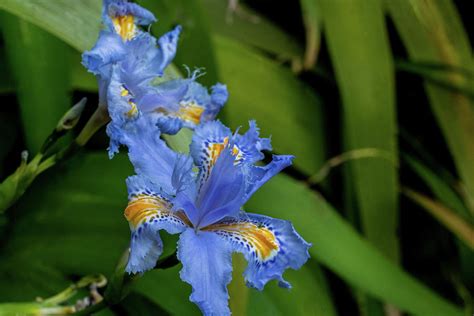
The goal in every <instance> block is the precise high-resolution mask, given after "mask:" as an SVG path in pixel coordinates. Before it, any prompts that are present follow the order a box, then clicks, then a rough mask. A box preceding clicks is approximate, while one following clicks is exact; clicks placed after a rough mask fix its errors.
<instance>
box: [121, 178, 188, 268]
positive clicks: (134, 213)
mask: <svg viewBox="0 0 474 316" xmlns="http://www.w3.org/2000/svg"><path fill="white" fill-rule="evenodd" d="M127 186H128V191H129V203H128V206H127V208H126V209H125V217H126V218H127V220H128V222H129V225H130V230H131V241H130V256H129V260H128V263H127V267H126V271H127V272H129V273H143V272H145V271H147V270H150V269H152V268H153V267H154V266H155V264H156V261H157V260H158V258H159V257H160V255H161V253H162V251H163V244H162V241H161V238H160V235H159V231H160V230H162V229H164V230H166V231H167V232H168V233H170V234H177V233H181V232H182V231H184V230H185V229H186V228H187V227H189V221H188V219H187V218H186V216H185V215H184V214H183V213H178V212H173V211H172V210H171V205H170V203H169V202H168V201H167V199H166V198H165V197H163V196H162V195H160V194H158V193H157V192H156V191H157V190H156V186H155V185H154V184H153V183H152V182H151V181H149V180H148V179H147V178H145V177H143V176H133V177H129V178H128V179H127Z"/></svg>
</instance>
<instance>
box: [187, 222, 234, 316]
mask: <svg viewBox="0 0 474 316" xmlns="http://www.w3.org/2000/svg"><path fill="white" fill-rule="evenodd" d="M231 251H232V250H231V247H230V245H229V244H228V243H227V242H225V241H223V240H222V239H221V238H220V237H219V236H217V235H216V234H213V233H209V232H200V231H198V232H195V231H194V230H193V229H187V230H186V231H184V232H183V233H182V234H181V236H180V238H179V242H178V259H179V260H180V261H181V262H182V264H183V269H182V270H181V272H180V276H181V279H182V280H183V281H185V282H187V283H189V284H190V285H191V286H192V293H191V296H190V297H189V299H190V300H191V302H193V303H195V304H197V305H198V306H199V308H200V309H201V311H202V313H203V314H204V315H215V316H217V315H219V316H225V315H230V310H229V306H228V299H229V294H228V292H227V285H228V284H229V282H230V281H231V279H232V256H231Z"/></svg>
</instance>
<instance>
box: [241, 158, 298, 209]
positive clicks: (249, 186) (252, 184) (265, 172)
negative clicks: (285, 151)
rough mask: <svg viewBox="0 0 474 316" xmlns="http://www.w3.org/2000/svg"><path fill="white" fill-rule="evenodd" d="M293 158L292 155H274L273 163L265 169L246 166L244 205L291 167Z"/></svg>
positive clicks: (264, 167)
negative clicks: (272, 179)
mask: <svg viewBox="0 0 474 316" xmlns="http://www.w3.org/2000/svg"><path fill="white" fill-rule="evenodd" d="M293 158H294V156H291V155H273V157H272V161H271V162H270V163H269V164H267V165H265V166H263V167H261V166H246V167H245V168H244V174H245V181H246V186H245V197H244V203H245V202H247V201H248V199H249V198H250V197H251V196H252V195H253V194H254V193H255V191H257V190H258V189H259V188H260V187H261V186H262V185H264V184H265V183H266V182H267V181H268V180H270V179H271V178H272V177H273V176H275V175H276V174H278V173H279V172H280V171H281V170H283V169H284V168H286V167H288V166H291V163H292V160H293Z"/></svg>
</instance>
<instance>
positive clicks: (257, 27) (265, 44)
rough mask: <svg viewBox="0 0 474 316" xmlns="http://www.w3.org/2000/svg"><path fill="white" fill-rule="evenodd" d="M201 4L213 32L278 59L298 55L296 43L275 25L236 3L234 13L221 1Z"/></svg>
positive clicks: (209, 0) (207, 1)
mask: <svg viewBox="0 0 474 316" xmlns="http://www.w3.org/2000/svg"><path fill="white" fill-rule="evenodd" d="M201 2H202V3H203V4H204V5H205V8H206V13H207V14H208V16H209V18H210V20H209V22H210V25H211V30H212V32H213V33H215V34H218V35H221V36H226V37H229V38H232V39H234V40H237V41H239V42H241V43H243V44H246V45H249V46H254V47H257V48H259V49H261V50H263V51H266V52H270V53H272V54H274V55H276V56H277V57H278V58H279V59H294V58H301V56H302V55H303V50H302V48H301V46H300V45H299V43H298V42H297V41H296V40H295V39H294V38H293V37H291V36H289V35H288V34H286V33H285V32H284V31H283V30H281V29H280V28H279V27H278V26H277V25H275V24H274V23H272V22H271V21H269V20H268V19H266V18H265V17H263V16H261V15H258V14H257V13H256V12H254V11H252V10H250V9H249V8H247V7H245V5H244V4H243V3H242V2H239V3H238V8H237V11H236V12H232V11H230V9H229V8H228V3H227V2H226V1H221V0H201Z"/></svg>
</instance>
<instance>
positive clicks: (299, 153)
mask: <svg viewBox="0 0 474 316" xmlns="http://www.w3.org/2000/svg"><path fill="white" fill-rule="evenodd" d="M215 42H216V53H217V61H218V63H219V71H220V73H219V75H220V78H221V79H222V81H223V82H225V83H226V84H227V87H228V89H229V94H230V97H229V102H228V103H227V105H226V106H225V107H224V111H225V113H226V119H227V123H229V124H230V126H231V127H233V128H236V127H238V126H242V127H243V129H244V130H245V129H246V127H247V122H248V120H250V119H256V120H257V123H258V125H259V126H260V128H261V130H262V134H263V135H264V136H269V135H271V136H272V144H273V149H274V151H275V152H277V153H279V154H294V155H295V156H296V159H295V161H294V164H295V166H296V167H297V168H299V169H301V170H302V171H303V172H305V173H307V174H312V173H315V172H316V171H317V170H318V169H319V168H320V167H321V166H322V164H323V161H324V159H325V157H324V155H325V138H324V132H323V131H324V118H323V116H322V104H321V102H320V100H319V98H318V97H317V95H315V94H314V93H313V92H312V91H311V90H310V89H309V88H308V87H307V86H305V84H303V83H302V82H300V81H299V80H298V79H297V78H295V76H294V75H293V74H292V73H291V71H290V70H289V69H286V68H284V67H282V66H280V65H278V64H276V63H275V62H274V61H272V60H270V59H268V58H266V57H264V56H263V55H261V54H259V53H258V52H256V51H255V50H253V49H252V48H250V47H247V46H245V45H242V44H240V43H238V42H235V41H233V40H230V39H227V38H224V37H220V36H216V37H215Z"/></svg>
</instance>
